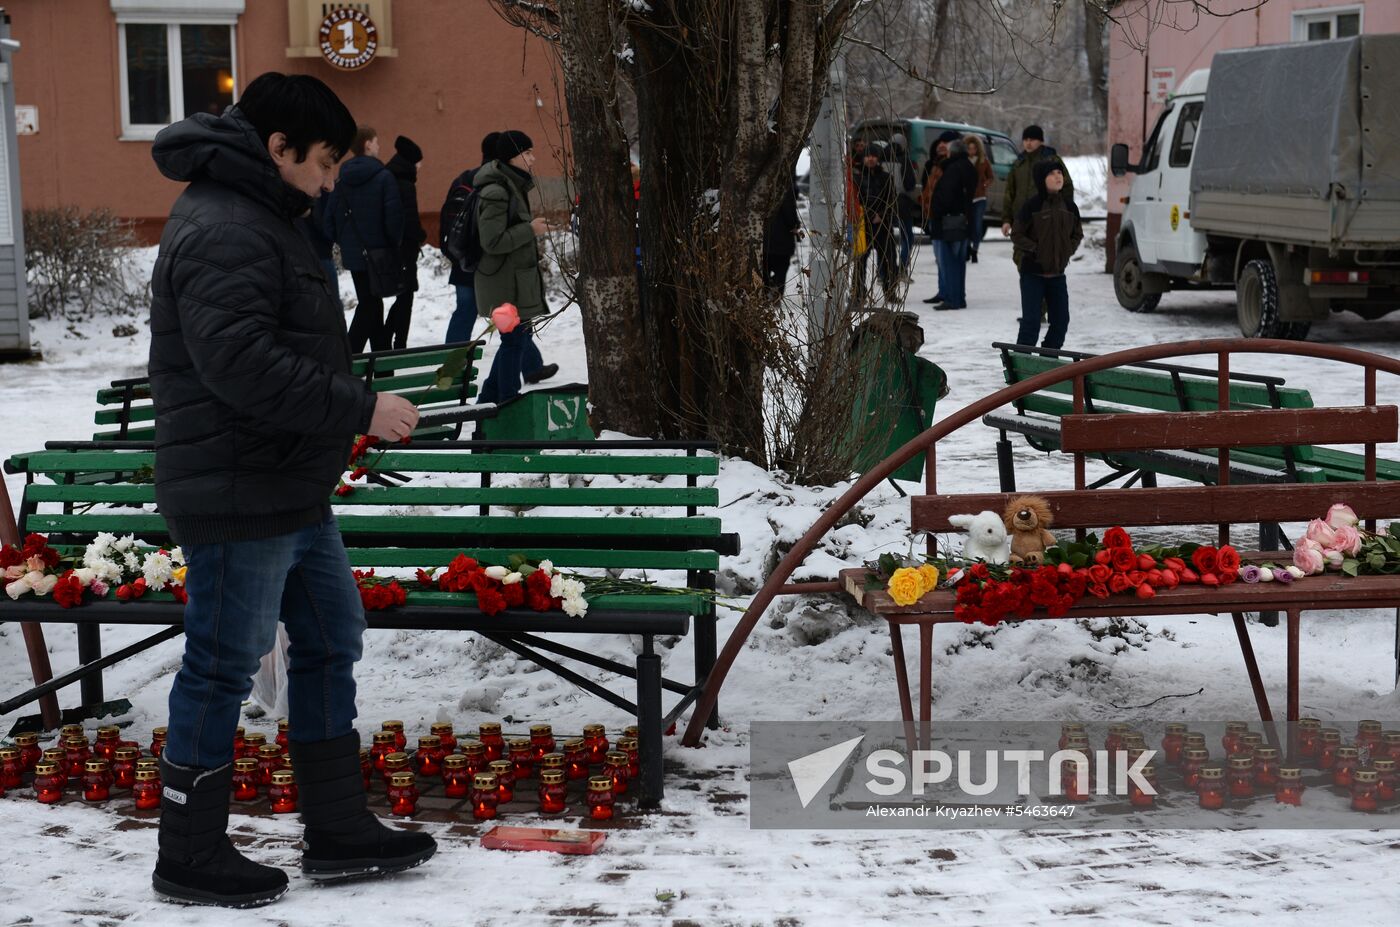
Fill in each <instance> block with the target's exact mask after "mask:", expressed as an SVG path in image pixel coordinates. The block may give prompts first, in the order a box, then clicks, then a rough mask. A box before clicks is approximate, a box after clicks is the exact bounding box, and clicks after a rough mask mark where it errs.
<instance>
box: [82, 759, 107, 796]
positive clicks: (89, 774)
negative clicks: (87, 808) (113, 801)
mask: <svg viewBox="0 0 1400 927" xmlns="http://www.w3.org/2000/svg"><path fill="white" fill-rule="evenodd" d="M111 796H112V769H111V766H110V764H109V763H108V762H107V761H106V760H104V759H101V758H98V759H92V760H88V761H87V765H86V766H84V767H83V800H84V801H106V800H107V799H108V798H110V797H111Z"/></svg>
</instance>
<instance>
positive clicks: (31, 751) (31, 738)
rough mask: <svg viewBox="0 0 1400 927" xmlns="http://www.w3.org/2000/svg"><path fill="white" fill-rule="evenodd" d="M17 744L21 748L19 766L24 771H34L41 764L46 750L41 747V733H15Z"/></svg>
mask: <svg viewBox="0 0 1400 927" xmlns="http://www.w3.org/2000/svg"><path fill="white" fill-rule="evenodd" d="M15 746H16V747H18V748H19V766H20V769H21V770H23V771H24V772H33V771H34V767H35V766H38V765H39V758H40V757H42V756H43V755H44V751H43V750H42V749H41V748H40V747H39V735H38V734H36V733H35V732H33V731H28V732H26V733H24V734H16V735H15Z"/></svg>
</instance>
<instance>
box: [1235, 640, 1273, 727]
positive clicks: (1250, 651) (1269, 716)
mask: <svg viewBox="0 0 1400 927" xmlns="http://www.w3.org/2000/svg"><path fill="white" fill-rule="evenodd" d="M1230 617H1231V618H1233V619H1234V620H1235V636H1236V637H1238V638H1239V639H1240V653H1242V654H1243V655H1244V668H1245V671H1246V672H1248V673H1249V685H1250V687H1251V688H1252V689H1253V690H1254V703H1255V704H1256V705H1258V706H1259V720H1260V721H1262V722H1264V731H1265V736H1266V737H1267V738H1268V740H1269V743H1270V744H1272V745H1273V746H1275V747H1277V746H1278V731H1277V729H1276V728H1275V727H1274V713H1273V712H1272V711H1271V710H1270V709H1269V693H1268V692H1267V691H1266V690H1265V689H1264V680H1263V679H1262V678H1260V676H1259V661H1258V660H1256V659H1255V658H1254V645H1253V644H1252V643H1251V642H1250V640H1249V626H1248V625H1247V624H1245V620H1244V613H1243V612H1231V613H1230Z"/></svg>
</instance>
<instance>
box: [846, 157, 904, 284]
mask: <svg viewBox="0 0 1400 927" xmlns="http://www.w3.org/2000/svg"><path fill="white" fill-rule="evenodd" d="M884 148H885V146H884V143H883V142H871V143H870V144H869V145H868V146H867V147H866V149H865V165H864V168H863V169H862V170H861V172H860V176H859V178H858V179H857V181H856V195H857V196H859V197H860V205H861V209H862V210H863V211H864V213H865V234H866V240H867V241H868V242H869V243H870V250H869V251H867V252H866V255H867V256H868V255H869V254H870V253H872V252H873V253H874V254H875V256H876V262H877V263H876V273H877V274H878V275H879V278H880V287H881V289H882V290H884V293H885V299H886V301H889V300H891V299H892V298H893V293H894V288H895V284H896V282H897V280H898V276H899V267H898V254H897V252H896V247H897V246H896V244H895V239H894V230H895V228H896V227H897V226H898V224H899V206H898V199H899V197H898V194H897V193H896V191H895V185H894V178H893V177H891V176H890V174H889V172H888V171H886V170H885V169H884V168H883V167H881V165H880V161H881V159H882V156H883V155H884ZM856 292H857V294H858V295H859V296H861V297H862V298H863V297H864V294H865V258H860V259H858V264H857V266H856Z"/></svg>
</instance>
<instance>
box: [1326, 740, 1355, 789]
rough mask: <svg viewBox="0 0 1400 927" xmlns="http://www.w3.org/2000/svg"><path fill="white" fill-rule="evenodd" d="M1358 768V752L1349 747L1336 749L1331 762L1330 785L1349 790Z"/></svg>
mask: <svg viewBox="0 0 1400 927" xmlns="http://www.w3.org/2000/svg"><path fill="white" fill-rule="evenodd" d="M1360 766H1361V751H1360V750H1358V749H1357V748H1356V747H1349V746H1341V747H1338V748H1337V750H1336V757H1335V758H1334V759H1333V761H1332V784H1333V785H1336V786H1341V787H1342V788H1344V789H1348V788H1351V783H1352V778H1353V777H1354V776H1355V774H1356V770H1357V769H1359V768H1360Z"/></svg>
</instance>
